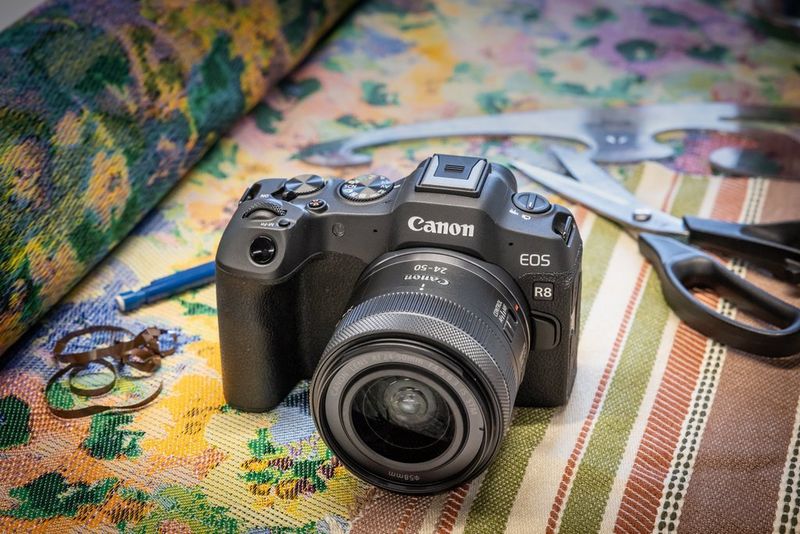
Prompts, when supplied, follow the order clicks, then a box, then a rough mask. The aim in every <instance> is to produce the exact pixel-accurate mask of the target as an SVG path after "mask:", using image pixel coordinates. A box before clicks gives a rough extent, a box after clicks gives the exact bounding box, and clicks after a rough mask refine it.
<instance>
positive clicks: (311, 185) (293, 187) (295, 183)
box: [283, 174, 325, 200]
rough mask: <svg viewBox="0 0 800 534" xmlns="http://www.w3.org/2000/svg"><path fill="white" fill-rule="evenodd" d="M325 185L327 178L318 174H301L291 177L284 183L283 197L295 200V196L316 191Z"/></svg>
mask: <svg viewBox="0 0 800 534" xmlns="http://www.w3.org/2000/svg"><path fill="white" fill-rule="evenodd" d="M323 187H325V179H324V178H323V177H322V176H319V175H317V174H301V175H299V176H295V177H294V178H289V179H288V180H286V183H285V184H283V199H284V200H294V198H295V197H298V196H302V195H310V194H311V193H316V192H317V191H319V190H320V189H322V188H323Z"/></svg>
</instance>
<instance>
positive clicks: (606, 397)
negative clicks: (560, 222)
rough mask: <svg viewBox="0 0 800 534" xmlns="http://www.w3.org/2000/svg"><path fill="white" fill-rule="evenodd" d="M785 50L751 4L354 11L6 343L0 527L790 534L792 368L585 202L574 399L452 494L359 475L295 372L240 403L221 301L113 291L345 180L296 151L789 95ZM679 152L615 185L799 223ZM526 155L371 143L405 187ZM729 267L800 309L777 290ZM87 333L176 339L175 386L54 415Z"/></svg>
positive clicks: (200, 255) (469, 142) (453, 3)
mask: <svg viewBox="0 0 800 534" xmlns="http://www.w3.org/2000/svg"><path fill="white" fill-rule="evenodd" d="M786 37H787V36H786V35H785V34H782V33H779V32H775V31H773V30H772V29H771V28H769V27H767V26H764V25H763V24H762V23H760V22H759V21H758V20H757V19H755V18H754V17H753V16H752V15H751V14H750V13H749V12H748V11H747V10H746V9H745V5H744V3H743V4H742V5H741V6H739V5H735V4H731V3H725V4H720V3H716V2H699V1H698V2H690V1H681V2H670V3H666V2H665V3H663V4H656V3H652V4H647V5H642V4H641V3H640V2H634V1H632V0H631V1H629V2H626V1H623V0H619V1H617V2H613V3H609V2H605V3H603V4H602V6H601V5H591V4H589V3H581V4H580V5H578V4H577V3H571V2H556V1H551V2H545V1H539V2H533V3H531V2H521V1H514V0H506V1H504V2H472V1H468V0H436V1H435V2H427V1H426V2H423V1H400V0H376V1H374V2H370V3H368V4H365V5H363V6H362V7H360V8H359V9H358V10H357V11H356V12H355V14H354V16H353V17H351V18H350V19H348V20H346V21H345V22H344V23H343V24H342V25H341V26H340V27H339V28H338V29H337V30H336V32H335V33H334V34H333V36H332V37H331V39H330V40H329V41H328V42H326V43H325V45H324V46H323V47H322V48H321V49H320V50H319V52H318V53H316V54H315V55H314V56H312V57H311V58H310V60H309V61H308V62H307V63H305V64H304V65H303V66H302V68H300V69H299V70H298V71H296V73H295V74H293V76H292V77H291V79H290V80H289V81H288V82H287V83H285V84H283V85H282V86H281V87H280V88H276V89H274V90H272V91H270V92H269V93H268V95H267V97H266V100H265V101H264V102H262V103H261V104H259V105H258V106H257V107H256V108H255V110H254V111H253V113H252V114H251V115H250V116H249V117H247V118H246V119H244V120H242V121H241V122H240V123H239V124H238V125H237V126H236V127H235V128H234V130H233V133H232V134H231V135H229V136H227V137H226V138H225V139H223V140H222V141H221V142H220V143H219V144H217V146H216V147H215V148H214V149H213V150H212V151H211V152H210V153H209V154H208V155H207V156H206V158H205V159H204V160H202V162H201V163H200V164H199V165H198V166H197V167H196V168H195V169H194V170H193V171H192V172H191V173H190V176H189V177H188V179H186V180H183V181H182V182H181V183H180V184H179V185H178V187H177V188H176V189H175V191H174V192H173V193H172V194H171V195H169V196H168V197H167V198H166V199H165V201H164V202H162V203H161V204H160V206H159V208H158V209H157V211H156V212H154V213H153V214H152V215H150V216H149V217H148V218H147V219H146V220H145V221H144V222H143V223H142V224H141V225H140V226H139V227H138V229H137V230H136V232H135V233H134V234H132V235H131V236H130V237H128V238H127V239H126V240H125V242H124V243H123V244H122V246H120V247H118V248H117V249H116V250H115V251H114V252H113V254H112V255H111V256H110V257H109V258H107V259H106V261H104V262H103V263H102V264H100V265H99V266H98V267H97V268H96V269H95V271H94V272H93V273H92V275H91V276H89V277H87V278H86V279H85V281H84V282H83V283H82V284H80V285H79V286H78V287H77V288H76V289H75V290H74V291H72V292H71V293H70V295H69V296H68V298H67V299H66V300H65V301H63V302H62V303H61V304H59V305H58V306H57V307H56V308H55V309H54V310H53V312H52V313H51V314H50V315H48V317H47V318H46V320H45V321H44V323H43V324H42V325H41V326H40V327H38V328H37V329H35V330H34V331H33V332H32V333H31V335H30V336H29V337H26V339H25V341H24V343H22V344H20V345H18V347H17V348H16V350H15V351H14V353H13V354H12V355H11V356H12V358H13V359H12V360H11V362H10V364H9V365H7V366H6V368H5V369H4V370H3V371H2V374H0V410H2V414H3V416H2V418H1V419H0V421H1V422H0V448H2V451H0V514H1V515H0V530H3V531H12V530H27V529H34V528H38V529H41V530H46V529H47V530H50V529H62V530H68V529H78V528H80V526H81V525H88V526H89V527H90V528H93V529H98V530H99V529H101V528H106V529H112V528H116V529H119V530H122V531H134V532H157V531H164V532H175V531H181V532H185V531H187V530H189V529H191V530H193V531H195V532H225V531H252V532H271V533H278V532H281V533H284V532H314V531H320V532H331V533H332V532H346V531H349V532H351V533H354V534H355V533H381V532H432V531H437V530H438V531H440V532H468V533H483V532H487V533H494V532H501V531H503V530H508V531H510V532H515V533H528V532H542V531H555V530H561V531H564V532H578V533H585V532H593V531H611V530H612V529H617V530H619V531H622V532H633V531H635V532H651V531H654V530H655V531H660V532H672V531H675V530H680V531H683V532H766V531H771V530H773V529H774V530H775V531H777V532H791V531H793V530H794V531H796V530H797V528H798V527H797V521H798V518H800V501H799V500H798V499H800V496H799V495H798V487H800V484H798V477H800V473H799V472H798V469H799V468H798V466H799V465H800V448H799V447H800V405H799V402H798V401H800V367H798V362H797V359H796V358H795V359H794V360H785V361H780V362H771V361H767V360H765V359H761V358H756V357H752V356H749V355H745V354H742V353H739V352H737V351H733V350H728V349H726V348H725V347H723V346H721V345H719V344H718V343H714V342H712V341H709V340H708V339H706V338H705V337H703V336H700V335H698V334H697V333H696V332H693V331H692V330H690V329H688V328H687V327H686V326H685V325H683V324H681V323H680V322H679V321H678V320H677V319H676V317H675V315H674V314H673V313H671V311H670V310H669V308H668V307H667V306H666V304H665V302H664V300H663V298H662V296H661V293H660V288H659V285H658V281H657V278H656V277H655V275H654V274H653V271H652V269H651V268H650V267H649V266H648V264H647V263H646V262H645V261H644V259H643V258H642V257H641V256H640V254H639V253H638V250H637V246H636V243H635V242H634V241H633V240H632V239H630V237H629V236H628V235H627V234H626V233H624V232H622V231H620V230H619V229H618V228H617V227H616V226H614V225H613V224H611V223H609V222H607V221H604V220H603V219H600V218H598V217H596V216H594V215H592V214H591V213H587V212H586V210H584V209H581V208H578V207H575V208H574V213H575V215H576V218H577V220H578V221H579V224H580V229H581V233H582V235H583V238H584V241H585V244H586V249H585V258H584V264H583V269H584V287H583V306H582V314H583V316H582V332H581V336H582V338H581V345H580V351H579V361H578V375H577V382H576V385H575V390H574V393H573V396H572V398H571V400H570V403H569V404H568V405H567V406H566V407H564V408H561V409H556V410H554V409H522V410H516V412H515V415H514V420H513V425H512V427H511V429H510V431H509V433H508V435H507V436H506V438H505V441H504V444H503V449H502V452H501V454H500V456H499V457H498V459H497V460H496V461H495V462H494V464H493V465H492V466H491V467H490V469H489V470H488V472H487V473H486V474H485V475H484V476H482V477H480V478H479V479H477V480H475V481H473V482H472V483H471V484H467V485H465V486H463V487H462V488H459V489H457V490H455V491H453V492H450V493H446V494H442V495H436V496H429V497H401V496H397V495H393V494H389V493H386V492H383V491H378V490H375V489H374V488H370V487H368V486H366V485H365V484H363V483H360V482H358V481H357V480H356V479H355V478H353V477H352V476H351V475H350V474H348V473H347V471H346V470H345V469H344V468H343V467H342V466H341V465H339V464H338V462H337V461H336V459H335V458H332V457H331V456H330V455H329V453H328V451H327V449H326V448H325V447H324V445H323V444H322V443H321V442H320V440H319V436H318V435H317V433H316V432H315V431H314V426H313V422H312V420H311V417H310V416H309V411H308V396H307V393H306V387H307V386H306V385H305V384H300V385H299V386H298V388H297V389H296V390H295V391H294V392H293V393H292V394H291V395H289V397H287V399H286V401H285V402H284V403H283V404H282V405H281V406H280V407H279V408H277V409H276V410H274V411H272V412H270V413H266V414H247V413H241V412H237V411H235V410H232V409H229V408H228V407H227V406H226V405H225V401H224V399H223V396H222V389H221V381H220V362H219V346H218V339H217V324H216V317H215V313H216V310H215V293H214V288H213V287H208V288H205V289H202V290H199V291H194V292H190V293H188V294H185V295H180V296H177V297H175V298H173V299H170V300H168V301H166V302H162V303H160V304H157V305H154V306H148V307H145V308H142V309H140V310H139V311H137V312H135V313H133V314H130V315H121V314H119V313H118V312H116V311H115V309H114V306H113V302H112V298H113V295H114V294H115V293H117V292H118V291H120V290H124V289H129V288H133V287H136V286H139V285H141V284H143V283H146V282H147V281H149V280H151V279H153V278H156V277H158V276H163V275H165V274H167V273H169V272H171V271H172V270H175V269H181V268H186V267H189V266H192V265H195V264H197V263H200V262H204V261H208V260H210V259H211V258H212V257H213V253H214V250H215V247H216V245H217V242H218V240H219V237H220V234H221V231H222V229H223V228H224V226H225V224H226V222H227V218H228V217H229V215H230V213H231V212H232V211H233V209H234V206H235V204H236V200H237V199H238V198H239V196H240V195H241V193H242V192H243V191H244V189H245V187H246V186H247V185H248V184H250V183H251V182H252V181H253V180H254V179H256V178H260V177H264V176H292V175H295V174H300V173H304V172H321V173H323V174H325V173H330V172H331V171H330V170H329V169H320V168H315V167H312V166H310V165H306V164H304V163H302V162H301V161H299V160H298V159H296V158H294V155H295V154H296V153H297V151H298V150H299V149H300V148H301V147H303V146H305V145H306V144H308V143H310V142H313V141H318V140H328V139H332V138H336V137H340V136H342V135H346V134H348V133H352V132H356V131H359V130H361V129H363V128H371V127H375V126H381V125H385V124H395V123H408V122H411V121H414V120H423V119H431V118H437V117H448V116H456V115H462V116H463V115H473V114H477V113H495V112H498V111H502V110H529V109H538V108H554V107H569V106H586V105H602V104H624V103H653V102H686V101H704V100H715V99H717V100H736V101H741V102H748V103H776V104H777V103H780V104H785V105H786V104H795V105H796V104H798V103H800V71H799V70H798V69H797V58H798V57H799V56H798V44H797V43H796V42H790V41H786V40H784V39H785V38H786ZM670 141H671V142H673V143H675V145H676V146H677V147H678V148H679V151H680V155H679V156H678V157H677V158H675V160H674V161H670V162H666V163H667V164H668V165H669V167H664V166H661V165H658V164H652V163H651V164H647V165H643V166H622V167H613V168H612V172H614V173H615V174H616V175H617V176H619V177H620V178H621V179H622V180H623V181H624V183H625V184H626V186H627V187H629V188H630V189H631V190H634V191H636V193H637V194H638V195H640V196H641V197H642V198H643V199H646V200H647V201H648V202H651V203H653V204H655V205H657V206H663V207H664V208H666V209H668V210H669V211H672V212H673V213H675V214H687V213H689V214H701V215H707V216H714V217H719V218H723V219H728V220H742V221H758V220H761V221H769V220H781V219H788V218H792V217H796V216H797V206H798V205H799V204H800V202H799V201H800V189H798V185H797V183H796V182H794V183H789V182H780V181H774V180H773V181H770V180H763V179H756V178H754V179H728V178H724V179H723V178H719V177H707V176H705V174H706V173H707V172H708V167H707V163H706V162H707V159H706V157H707V155H708V154H709V153H710V152H711V150H713V148H715V147H717V146H720V144H721V143H722V142H723V141H732V142H736V140H735V139H733V138H728V137H725V138H722V137H720V136H716V135H712V136H706V135H700V134H692V135H688V136H683V135H673V136H671V137H670ZM515 145H522V146H524V147H526V148H529V149H531V150H537V151H540V150H543V149H544V147H546V145H547V142H546V141H542V140H531V139H515V140H488V139H482V138H473V139H466V140H464V139H453V140H440V141H431V142H414V143H407V144H402V145H397V146H390V147H384V148H379V149H376V150H375V151H374V156H375V160H374V161H375V166H374V167H373V169H372V170H374V171H377V172H382V173H385V174H387V175H389V176H390V177H392V178H398V177H401V176H403V175H404V174H407V173H408V172H410V171H411V170H413V168H414V166H415V165H416V163H417V161H418V160H419V159H420V158H422V157H425V156H426V155H428V154H430V153H431V152H433V151H437V150H438V151H446V152H450V153H455V154H458V153H471V154H485V155H487V156H488V157H490V158H492V159H494V160H497V161H504V160H505V155H504V151H505V150H506V149H508V148H511V147H513V146H515ZM675 168H677V169H681V170H682V171H683V172H675V171H674V170H673V169H675ZM365 171H366V169H361V168H359V169H351V172H350V173H348V175H355V174H358V173H361V172H365ZM337 172H340V171H337ZM523 185H524V186H525V187H526V188H530V187H532V186H531V185H530V184H527V183H525V184H523ZM554 200H557V199H555V198H554ZM731 266H732V268H734V269H735V270H736V271H737V272H739V273H741V274H744V275H746V276H747V277H748V279H751V280H754V281H756V282H757V283H759V284H761V285H763V286H765V287H769V288H771V290H773V291H776V292H778V293H780V294H782V295H783V296H784V297H785V298H788V299H790V300H791V301H792V302H794V303H796V304H800V301H799V300H798V296H797V292H796V291H794V292H793V290H792V289H791V288H789V287H788V286H786V285H783V284H781V283H778V282H775V281H772V280H770V279H767V278H764V277H762V276H761V275H760V274H759V273H755V272H751V271H750V270H748V269H746V268H745V266H743V265H741V264H738V263H732V264H731ZM712 305H716V306H718V307H719V308H720V309H721V310H723V311H725V313H730V314H733V313H734V310H733V309H731V307H730V305H729V304H727V303H724V302H720V303H716V302H712ZM93 323H117V324H120V325H123V326H126V327H127V328H129V329H131V330H134V331H136V330H137V329H140V328H141V327H143V326H146V325H150V324H156V325H159V326H162V327H167V328H172V329H175V330H176V331H178V332H179V334H180V336H179V344H180V350H179V351H178V354H176V355H175V356H170V357H169V358H167V359H166V360H165V363H164V367H163V368H162V370H161V371H160V377H161V378H162V379H163V380H164V381H165V391H164V393H163V395H162V397H161V398H160V400H159V401H157V403H155V404H154V405H152V406H151V407H148V408H147V409H146V410H144V411H142V412H139V413H135V414H124V415H113V414H102V415H100V416H96V417H94V418H92V419H91V420H83V421H80V420H78V421H61V420H58V419H55V418H54V417H52V416H50V415H49V414H48V412H47V411H46V408H45V405H44V400H43V399H42V396H41V390H42V388H43V385H44V383H45V381H46V379H47V378H48V377H49V376H50V374H51V373H52V372H53V371H54V370H55V368H56V366H55V364H54V363H53V361H52V358H51V355H50V350H51V349H52V346H53V343H54V341H55V340H56V339H57V338H58V337H59V336H60V335H62V334H63V333H64V332H65V331H67V330H69V329H72V328H75V327H79V326H84V325H88V324H93ZM286 357H289V355H286ZM123 386H124V387H123V388H122V389H124V391H123V392H122V393H125V392H126V391H130V389H125V388H131V387H133V386H131V384H130V383H126V384H123ZM148 386H151V384H142V385H141V386H138V387H141V388H145V387H148ZM134 393H135V392H134ZM52 401H53V402H59V403H69V402H70V397H68V396H65V395H63V394H60V393H59V394H58V395H54V397H53V399H52Z"/></svg>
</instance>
